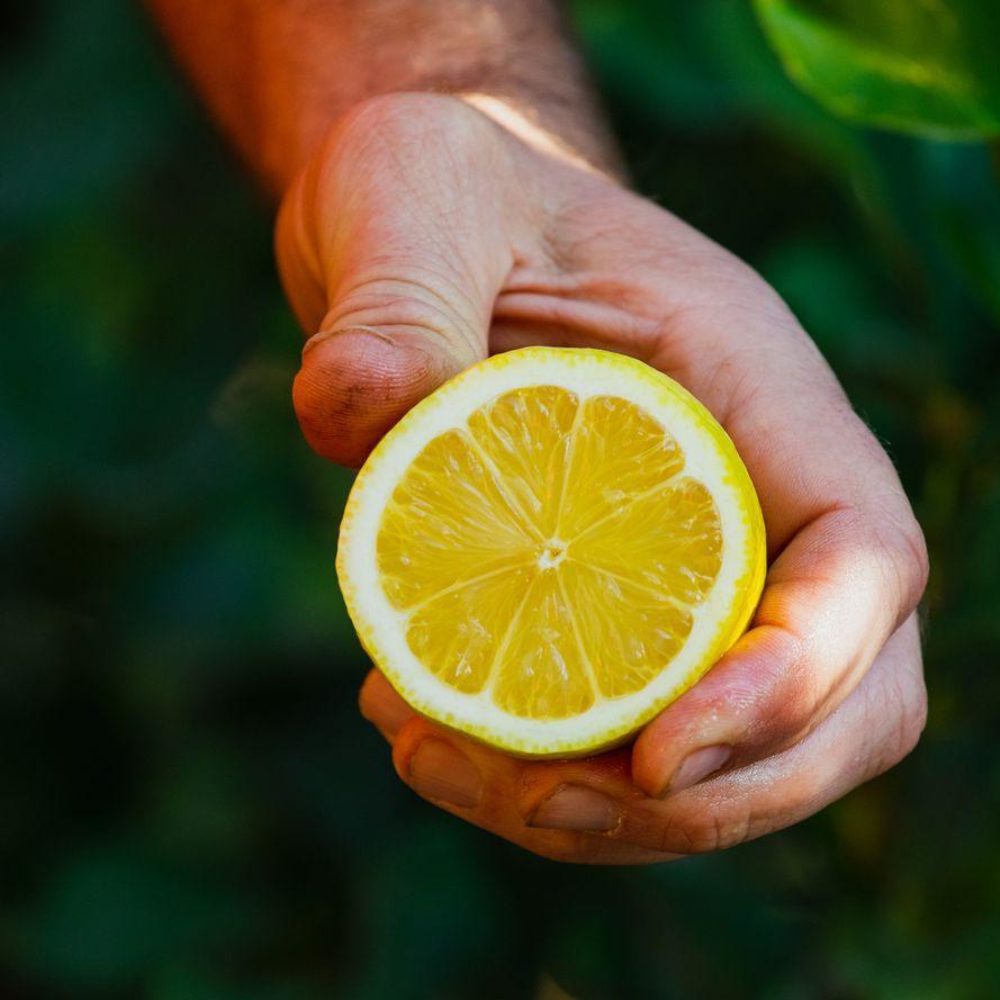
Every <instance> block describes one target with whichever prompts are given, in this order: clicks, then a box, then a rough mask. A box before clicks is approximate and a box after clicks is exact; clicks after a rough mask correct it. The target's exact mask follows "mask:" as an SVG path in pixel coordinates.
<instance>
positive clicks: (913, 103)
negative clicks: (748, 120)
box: [754, 0, 1000, 138]
mask: <svg viewBox="0 0 1000 1000" xmlns="http://www.w3.org/2000/svg"><path fill="white" fill-rule="evenodd" d="M754 3H755V5H756V8H757V12H758V14H759V15H760V19H761V21H762V23H763V25H764V28H765V30H766V31H767V34H768V36H769V37H770V39H771V42H772V43H773V44H774V47H775V49H777V51H778V53H779V55H780V56H781V58H782V60H783V62H784V64H785V68H786V69H787V70H788V72H789V73H790V74H791V76H792V77H793V78H794V79H795V80H797V81H798V83H799V84H800V85H801V86H802V88H803V89H804V90H806V91H807V92H809V93H811V94H813V95H814V96H815V97H816V98H817V99H819V100H820V101H822V102H823V103H824V104H825V105H826V106H827V107H829V108H830V109H831V110H833V111H834V112H836V113H837V114H841V115H844V116H845V117H847V118H851V119H855V120H857V121H860V122H863V123H865V124H869V125H880V126H883V127H888V128H897V129H902V130H904V131H909V132H919V133H927V134H931V135H937V136H938V137H941V138H943V137H951V138H973V137H977V136H979V137H983V136H991V135H996V134H997V133H998V132H1000V60H998V59H997V57H996V43H997V39H998V38H1000V5H998V4H997V3H995V2H994V0H986V2H985V3H984V2H983V0H922V2H915V0H876V2H872V0H754Z"/></svg>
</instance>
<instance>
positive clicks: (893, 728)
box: [362, 618, 926, 863]
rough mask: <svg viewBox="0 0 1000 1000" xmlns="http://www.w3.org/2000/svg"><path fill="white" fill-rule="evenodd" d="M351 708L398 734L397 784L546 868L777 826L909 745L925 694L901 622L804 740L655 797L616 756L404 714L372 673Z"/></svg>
mask: <svg viewBox="0 0 1000 1000" xmlns="http://www.w3.org/2000/svg"><path fill="white" fill-rule="evenodd" d="M362 706H363V711H364V712H365V714H366V716H368V717H369V718H373V719H374V721H376V724H378V725H379V726H380V728H383V729H384V730H385V731H386V732H387V733H391V732H392V730H393V729H396V727H397V726H398V729H396V733H395V737H394V739H395V745H394V749H393V760H394V763H395V766H396V769H397V771H398V772H399V774H400V776H401V777H402V778H403V780H404V781H406V782H407V783H408V784H409V785H410V786H411V787H412V788H413V789H414V790H415V791H416V792H417V793H418V794H420V795H422V796H423V797H424V798H427V799H428V800H430V801H432V802H434V803H435V804H437V805H439V806H441V807H442V808H444V809H446V810H448V811H449V812H452V813H454V814H455V815H457V816H460V817H461V818H463V819H465V820H467V821H469V822H472V823H474V824H476V825H477V826H481V827H483V828H484V829H488V830H491V831H492V832H494V833H497V834H499V835H500V836H502V837H505V838H506V839H508V840H511V841H513V842H514V843H517V844H520V845H521V846H523V847H525V848H527V849H529V850H532V851H534V852H535V853H538V854H542V855H544V856H546V857H550V858H554V859H558V860H569V861H579V862H589V863H646V862H649V861H654V860H669V859H671V858H673V857H677V856H679V855H683V854H689V853H699V852H703V851H710V850H718V849H722V848H725V847H729V846H732V845H734V844H736V843H740V842H742V841H744V840H747V839H751V838H752V837H756V836H761V835H763V834H764V833H768V832H771V831H773V830H777V829H781V828H783V827H785V826H788V825H790V824H792V823H795V822H798V821H799V820H801V819H803V818H805V817H806V816H809V815H811V814H812V813H814V812H816V811H817V810H819V809H821V808H823V807H824V806H825V805H827V804H828V803H830V802H832V801H834V800H835V799H836V798H838V797H840V796H841V795H843V794H845V793H846V792H847V791H848V790H850V789H851V788H853V787H855V786H856V785H858V784H860V783H862V782H864V781H866V780H868V779H869V778H871V777H873V776H875V775H876V774H880V773H881V772H882V771H884V770H886V769H888V768H889V767H891V766H893V765H894V764H895V763H897V762H898V761H899V760H900V759H902V758H903V757H904V756H905V755H906V754H907V753H908V752H909V751H910V750H911V749H912V748H913V746H914V745H915V744H916V742H917V739H918V738H919V735H920V732H921V730H922V728H923V723H924V718H925V712H926V695H925V691H924V686H923V675H922V668H921V658H920V646H919V638H918V635H917V627H916V620H915V618H911V619H910V620H909V621H908V622H907V623H906V624H905V625H904V626H903V627H902V628H900V629H899V630H898V631H897V633H896V634H895V635H894V636H893V637H892V638H891V639H890V641H889V642H888V643H887V644H886V647H885V648H884V649H883V651H882V652H881V653H880V654H879V656H878V658H877V660H876V662H875V664H874V666H873V667H872V670H871V671H870V672H869V673H868V675H867V676H866V677H865V679H864V681H863V682H862V683H861V684H860V685H859V686H858V687H857V688H856V690H855V691H854V693H853V695H852V696H851V697H850V698H848V699H847V700H846V701H845V702H844V703H843V704H842V705H841V706H840V708H839V709H838V710H837V711H836V712H835V713H834V714H833V715H831V716H830V717H829V718H828V719H827V720H826V721H825V722H824V723H823V724H822V725H821V726H819V727H818V728H817V729H816V730H815V731H814V732H812V733H811V734H810V735H809V736H808V737H807V738H806V739H804V740H803V741H801V742H800V743H798V744H797V745H796V746H795V747H793V748H791V749H789V750H787V751H785V752H783V753H781V754H778V755H776V756H774V757H771V758H768V759H767V760H764V761H761V762H758V763H756V764H754V765H751V766H747V767H743V768H733V769H727V770H726V771H724V772H723V773H722V774H720V775H718V776H716V777H715V778H711V779H708V780H705V781H703V782H701V783H699V784H697V785H694V786H693V787H690V788H688V789H686V790H683V791H678V792H675V793H673V794H669V795H668V796H667V797H666V798H664V799H654V798H650V797H648V796H645V795H643V794H642V793H641V792H640V791H639V790H637V789H636V787H635V786H634V784H633V783H632V780H631V774H630V761H629V754H628V751H627V749H622V750H616V751H611V752H610V753H607V754H602V755H600V756H598V757H595V758H590V759H581V760H575V761H526V760H518V759H515V758H512V757H509V756H507V755H505V754H502V753H498V752H496V751H494V750H492V749H490V748H488V747H485V746H482V745H480V744H478V743H475V742H473V741H471V740H468V739H466V738H465V737H462V736H460V735H458V734H455V733H451V732H449V731H446V730H444V729H442V728H440V727H438V726H435V725H433V724H432V723H430V722H428V721H427V720H425V719H422V718H420V717H419V716H417V715H415V714H414V713H412V712H411V711H409V710H408V709H407V708H406V707H405V703H402V700H401V699H399V698H398V696H397V695H395V693H394V692H392V689H391V688H390V687H389V685H388V682H386V681H385V679H384V678H382V677H381V675H379V674H377V673H375V672H373V673H372V675H370V677H369V679H368V681H366V683H365V686H364V689H363V693H362Z"/></svg>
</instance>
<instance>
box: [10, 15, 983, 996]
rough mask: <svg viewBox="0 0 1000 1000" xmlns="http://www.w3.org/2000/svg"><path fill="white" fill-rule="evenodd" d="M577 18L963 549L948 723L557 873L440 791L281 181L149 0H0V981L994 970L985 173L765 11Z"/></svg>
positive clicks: (973, 990) (848, 989)
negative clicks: (359, 579)
mask: <svg viewBox="0 0 1000 1000" xmlns="http://www.w3.org/2000/svg"><path fill="white" fill-rule="evenodd" d="M873 6H877V5H873ZM917 6H928V5H927V4H924V5H917V4H915V3H914V4H913V7H917ZM979 6H980V7H981V8H982V9H984V10H985V9H986V8H989V9H990V10H993V9H994V5H993V4H992V3H991V4H986V3H983V4H981V5H979ZM830 9H831V10H832V9H834V8H833V7H831V8H830ZM844 9H846V7H845V8H844ZM575 10H576V13H577V16H578V21H579V25H580V29H581V33H582V37H583V42H584V44H585V46H586V48H587V50H588V52H589V55H590V57H591V60H592V63H593V65H594V66H595V69H596V71H597V73H598V76H599V79H600V83H601V85H602V88H603V90H604V93H605V95H606V98H607V103H608V105H609V108H610V110H611V112H612V117H613V120H614V122H615V123H616V125H617V127H618V129H619V132H620V135H621V139H622V142H623V145H624V147H625V148H626V150H627V152H628V154H629V156H630V159H631V162H632V164H633V167H634V172H635V176H636V179H637V183H638V184H639V186H640V187H641V188H642V189H643V190H645V191H647V192H648V193H650V194H651V195H653V196H655V197H657V198H658V199H659V200H660V201H661V202H662V203H663V204H665V205H666V206H668V207H669V208H671V209H672V210H674V211H676V212H677V213H678V214H680V215H682V216H683V217H685V218H687V219H689V220H690V221H691V222H692V223H693V224H695V225H696V226H699V227H700V228H702V229H703V230H705V231H706V232H707V233H709V234H710V235H711V236H713V237H714V238H716V239H718V240H719V241H721V242H722V243H724V244H726V245H727V246H730V247H731V248H733V249H734V250H735V251H737V252H738V253H740V254H742V255H743V256H745V257H746V258H747V259H749V260H750V261H751V262H752V263H753V264H754V265H755V266H756V267H757V268H759V269H760V270H761V271H762V272H763V273H764V275H765V276H766V277H767V278H768V279H769V280H771V281H772V282H773V283H775V284H776V285H777V287H778V288H779V289H780V291H781V292H782V293H783V294H784V295H785V296H786V297H787V299H788V300H789V301H790V302H791V304H792V305H793V307H794V308H795V309H796V310H797V312H798V313H799V315H800V316H801V317H802V319H803V321H804V323H805V324H806V326H807V327H808V328H809V329H810V331H811V332H812V333H813V335H814V336H815V337H816V339H817V341H818V342H819V343H820V345H821V346H822V348H823V350H824V352H825V353H826V355H827V357H828V358H829V359H830V362H831V364H832V365H833V366H834V368H835V369H836V371H837V373H838V374H839V376H840V377H841V379H842V380H843V381H844V383H845V385H846V387H847V389H848V391H849V393H850V395H851V397H852V399H853V400H854V402H855V404H856V406H857V407H858V408H859V410H860V411H861V412H862V413H863V414H864V416H865V417H866V419H868V421H869V422H870V423H871V425H872V426H873V427H874V428H875V430H876V431H877V432H878V434H879V435H880V437H881V438H882V439H883V440H884V441H885V442H886V444H887V446H888V448H889V449H890V451H891V453H892V455H893V456H894V458H895V460H896V462H897V464H898V466H899V469H900V472H901V474H902V476H903V479H904V482H905V484H906V486H907V488H908V490H909V492H910V495H911V496H912V497H913V499H914V502H915V504H916V506H917V508H918V511H919V514H920V517H921V519H922V521H923V524H924V526H925V528H926V530H927V533H928V536H929V539H930V544H931V548H932V558H933V567H934V570H933V581H932V587H931V592H930V596H929V600H928V611H929V616H928V624H927V628H926V651H927V669H928V683H929V687H930V694H931V704H932V711H931V718H930V724H929V728H928V732H927V734H926V736H925V739H924V741H923V743H922V744H921V746H920V748H919V749H918V750H917V752H916V753H915V754H914V755H913V756H912V757H911V758H910V759H908V760H907V761H906V762H905V763H904V764H903V765H902V766H900V767H899V768H897V769H896V770H895V771H894V772H893V773H891V774H889V775H887V776H885V777H883V778H881V779H879V780H878V781H876V782H873V783H871V784H870V785H868V786H866V787H864V788H862V789H860V790H858V791H856V792H855V793H853V794H852V795H850V796H848V797H847V798H846V799H845V800H844V801H843V802H841V803H839V804H837V805H836V806H835V807H832V808H830V809H828V810H826V811H825V812H824V813H823V814H821V815H820V816H817V817H815V818H814V819H812V820H810V821H808V822H807V823H804V824H802V825H800V826H799V827H797V828H795V829H793V830H790V831H787V832H785V833H782V834H779V835H775V836H772V837H770V838H766V839H765V840H763V841H760V842H757V843H754V844H751V845H747V846H746V847H743V848H740V849H737V850H734V851H731V852H729V853H728V854H725V855H722V856H719V857H708V858H699V859H694V860H691V861H687V862H684V863H681V864H676V865H671V866H664V867H660V868H656V869H647V870H603V871H602V870H589V869H577V868H571V867H564V866H559V865H554V864H551V863H547V862H544V861H540V860H538V859H535V858H532V857H529V856H527V855H525V854H523V853H521V852H519V851H517V850H515V849H513V848H510V847H508V846H507V845H505V844H502V843H499V842H497V841H495V840H493V839H491V838H490V837H489V836H487V835H485V834H482V833H480V832H478V831H476V830H473V829H469V828H465V827H464V826H462V825H461V824H459V823H457V822H455V821H454V820H452V819H450V818H449V817H447V816H445V815H443V814H439V813H437V812H435V811H434V810H433V809H431V808H430V807H428V806H426V805H424V804H423V803H421V802H419V801H418V800H417V799H416V798H415V797H414V796H413V795H412V794H410V793H409V792H408V791H407V790H406V789H405V788H403V787H402V786H400V784H399V783H398V782H397V780H396V779H395V777H394V775H393V774H392V771H391V767H390V764H389V760H388V754H387V751H386V749H385V747H384V745H383V744H382V742H381V740H380V739H379V737H378V736H377V735H376V734H375V733H374V732H372V731H370V729H369V727H368V726H367V725H365V724H364V723H363V722H362V721H361V720H360V719H359V718H358V716H357V713H356V710H355V705H354V699H355V693H356V689H357V686H358V684H359V682H360V680H361V678H362V676H363V673H364V670H365V660H364V657H363V655H362V652H361V650H360V649H359V648H358V646H357V644H356V642H355V639H354V637H353V634H352V632H351V629H350V627H349V625H348V623H347V621H346V618H345V615H344V611H343V607H342V605H341V603H340V600H339V597H338V595H337V592H336V587H335V582H334V575H333V564H332V554H333V547H334V541H335V533H336V527H337V522H338V516H339V510H340V507H341V504H342V503H343V499H344V496H345V492H346V490H347V488H348V485H349V480H348V477H347V475H346V474H344V473H342V472H339V471H338V470H336V469H334V468H332V467H329V466H326V465H324V464H323V463H322V462H320V461H319V460H318V459H316V458H314V457H313V456H312V455H311V454H310V453H309V452H308V450H307V449H306V447H305V445H304V444H303V443H302V442H301V440H300V438H299V436H298V433H297V430H296V427H295V422H294V418H293V416H292V414H291V410H290V406H289V393H288V388H289V381H290V378H291V375H292V372H293V371H294V368H295V364H296V354H297V342H298V338H299V334H298V332H297V331H296V329H295V328H294V325H293V323H292V320H291V319H290V317H289V315H288V312H287V310H286V308H285V305H284V303H283V302H282V298H281V294H280V291H279V289H278V286H277V283H276V281H275V277H274V273H273V266H272V261H271V251H270V232H269V225H270V222H269V209H268V207H267V206H266V205H264V204H263V203H262V202H261V201H259V200H258V198H257V196H256V195H255V194H254V192H253V191H252V190H251V188H250V187H249V185H248V183H247V182H246V181H245V180H241V176H240V173H239V171H238V170H237V168H236V167H235V166H234V165H233V163H232V162H231V161H230V160H229V158H228V157H227V155H226V153H225V152H224V150H223V149H222V148H221V147H220V143H219V141H218V139H217V138H216V136H215V135H214V134H213V132H212V130H211V128H210V127H209V126H208V124H207V123H206V122H205V121H204V120H203V118H202V116H201V114H200V112H199V110H198V109H197V108H196V107H195V105H194V102H193V100H192V99H191V98H190V97H189V96H188V95H187V93H186V92H185V91H184V88H183V87H182V86H181V84H180V83H179V81H178V80H176V79H175V77H174V75H173V73H172V70H171V68H170V66H169V65H168V62H167V60H166V59H165V57H164V55H163V53H162V52H161V51H160V48H159V46H158V45H157V43H156V41H155V39H154V38H153V35H152V32H151V31H150V29H149V27H148V25H146V24H145V23H144V21H143V20H142V17H141V15H140V14H139V12H138V11H137V10H135V9H133V7H132V6H131V5H130V4H128V3H126V2H125V0H90V2H86V3H74V2H72V0H44V2H39V3H37V4H31V5H17V6H10V7H8V8H5V9H4V13H3V18H4V24H3V28H4V30H3V32H2V33H0V39H2V41H0V45H2V47H3V59H2V62H0V106H2V108H3V115H2V120H3V122H4V128H3V132H2V134H0V163H2V168H0V268H2V274H3V279H4V290H3V295H2V296H0V326H2V329H3V336H2V337H0V567H2V570H3V576H2V583H0V645H2V653H0V803H2V818H0V997H3V998H4V1000H7V998H12V1000H35V998H46V1000H47V998H73V1000H77V998H79V1000H89V998H95V1000H98V998H99V1000H117V998H128V997H136V996H141V997H148V998H151V1000H286V998H287V1000H297V998H310V1000H311V998H315V997H330V996H337V997H341V996H342V997H355V998H382V997H386V998H390V997H391V998H404V1000H405V998H408V997H413V998H418V997H421V998H422V997H433V998H442V1000H447V998H458V1000H466V998H476V1000H480V998H482V1000H489V998H504V1000H507V998H514V997H532V996H536V995H538V996H542V995H544V996H554V995H562V994H561V993H560V990H562V991H565V993H566V994H569V995H571V996H573V997H577V998H592V997H593V998H596V997H600V998H603V997H611V998H619V997H639V998H650V997H665V998H671V997H691V996H696V997H713V998H714V997H720V998H729V997H733V998H740V997H746V996H755V997H757V996H759V997H767V998H775V1000H798V998H812V997H823V998H868V997H873V998H886V1000H890V998H893V1000H894V998H907V1000H910V998H913V1000H918V998H935V1000H940V998H962V1000H964V998H980V997H988V996H993V995H995V993H996V982H997V980H998V976H1000V949H998V948H997V941H998V940H1000V754H998V753H997V749H996V731H997V729H996V726H997V721H996V720H997V718H998V717H1000V674H998V672H997V670H996V664H997V662H998V659H1000V615H998V613H997V609H998V606H1000V570H998V555H1000V346H998V342H997V325H998V322H1000V198H998V193H997V190H998V189H997V184H996V173H995V163H994V162H991V156H990V152H989V150H988V149H987V148H985V147H984V146H982V145H977V144H966V145H961V146H956V145H945V144H941V143H936V142H933V141H929V140H926V139H917V138H907V137H903V136H898V135H887V134H883V133H874V132H867V131H863V130H861V129H858V128H854V127H851V126H849V125H847V124H845V123H844V122H843V121H841V120H838V119H837V118H834V117H832V116H831V115H829V114H828V113H827V112H826V111H824V110H823V109H822V108H821V106H819V105H817V104H816V103H815V102H814V101H813V100H812V99H810V98H809V97H807V96H805V95H804V94H802V93H801V92H800V91H799V90H798V89H797V88H796V87H795V86H794V85H793V84H791V83H790V82H789V81H788V80H787V78H786V77H785V75H784V73H783V71H782V68H781V65H780V64H779V62H778V60H777V59H776V57H775V56H774V55H773V53H772V51H771V49H770V47H769V45H768V43H767V41H766V40H765V38H764V35H763V33H762V31H761V29H760V27H759V25H758V24H757V22H756V20H755V18H754V15H753V11H752V9H751V7H750V6H749V5H748V4H747V3H746V2H745V0H698V2H697V3H692V2H688V0H671V2H665V0H630V2H617V0H577V2H576V4H575ZM556 984H558V985H556Z"/></svg>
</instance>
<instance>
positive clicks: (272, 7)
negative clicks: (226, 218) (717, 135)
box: [147, 0, 615, 193]
mask: <svg viewBox="0 0 1000 1000" xmlns="http://www.w3.org/2000/svg"><path fill="white" fill-rule="evenodd" d="M147 4H148V6H149V7H150V9H151V10H152V12H153V14H154V17H155V18H156V20H157V22H158V23H159V25H160V27H161V29H162V30H163V32H164V34H165V35H166V37H167V40H168V42H169V44H170V46H171V48H172V49H173V50H174V52H175V54H176V55H177V57H178V59H179V61H180V62H181V63H182V64H183V66H184V67H185V69H186V70H187V72H188V73H189V75H190V76H191V78H192V79H193V81H194V83H195V85H196V86H197V88H198V90H199V91H200V93H201V94H202V97H203V98H204V100H205V102H206V104H207V105H208V107H209V110H210V112H211V113H212V115H213V116H214V117H215V119H216V120H217V121H218V122H219V124H220V125H221V127H222V128H223V129H224V131H225V132H226V133H227V134H228V135H229V136H230V138H231V139H232V140H233V142H234V143H235V145H236V147H237V148H238V150H239V151H240V153H241V154H242V156H243V157H244V158H245V159H246V160H247V161H248V163H249V164H250V165H251V167H252V168H253V169H254V170H255V171H256V172H257V173H258V174H259V175H260V176H261V177H262V179H263V180H264V182H265V184H266V185H267V186H268V187H269V188H270V189H271V190H272V191H274V192H275V193H280V192H281V191H283V190H284V188H285V187H286V186H287V184H288V182H289V181H290V180H291V178H292V177H293V176H294V175H295V173H296V172H297V171H298V169H299V167H300V166H301V165H302V163H303V162H304V161H305V159H306V158H307V156H308V155H309V153H310V151H311V150H312V149H313V148H314V146H315V144H316V143H317V141H318V140H319V139H320V138H321V137H322V136H323V134H324V133H325V132H326V131H327V129H328V128H329V126H330V124H331V123H332V122H333V121H334V120H335V119H336V118H337V117H338V116H339V115H340V114H341V113H342V112H344V111H346V110H347V109H348V108H350V107H351V106H352V105H354V104H356V103H357V102H358V101H361V100H364V99H365V98H368V97H373V96H376V95H378V94H384V93H389V92H393V91H403V90H429V91H437V92H441V93H469V92H475V93H484V94H488V95H492V96H494V97H498V98H501V99H502V100H504V101H505V102H506V103H508V104H510V105H512V106H514V107H515V108H517V109H518V111H519V112H520V113H521V114H523V115H525V116H526V117H527V118H529V119H530V120H531V121H533V122H534V123H535V124H536V125H537V126H539V127H540V128H541V129H543V130H544V131H546V132H548V133H550V134H551V135H553V136H555V137H557V138H558V139H559V140H560V141H561V142H563V143H565V144H566V145H567V146H569V147H570V148H571V149H572V150H574V151H575V152H576V153H578V154H579V155H580V156H582V157H583V158H585V159H587V160H589V161H590V162H591V163H593V164H595V165H597V166H600V167H605V168H609V167H612V168H613V167H614V165H615V154H614V152H613V147H612V144H611V142H610V140H609V138H608V136H607V133H606V131H605V129H604V126H603V124H602V122H601V119H600V115H599V114H598V112H597V111H596V109H595V106H594V101H593V99H592V97H591V95H590V92H589V89H588V87H587V84H586V80H585V74H584V72H583V69H582V65H581V62H580V60H579V57H578V56H577V55H576V53H575V52H574V51H573V49H572V47H571V45H570V44H569V43H568V41H567V39H566V38H565V35H564V33H563V31H562V27H561V24H560V18H559V15H558V12H557V11H556V9H555V7H554V5H553V3H552V2H550V0H492V2H491V0H212V2H211V3H206V2H205V0H147Z"/></svg>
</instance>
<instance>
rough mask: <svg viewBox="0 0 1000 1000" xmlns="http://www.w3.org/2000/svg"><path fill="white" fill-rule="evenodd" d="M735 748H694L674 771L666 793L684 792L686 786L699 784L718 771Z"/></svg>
mask: <svg viewBox="0 0 1000 1000" xmlns="http://www.w3.org/2000/svg"><path fill="white" fill-rule="evenodd" d="M732 753H733V748H732V747H728V746H722V745H720V746H715V747H702V748H701V749H700V750H694V751H693V752H691V753H689V754H688V755H687V756H686V757H685V758H684V760H682V761H681V764H680V767H678V768H677V770H676V771H675V772H674V776H673V778H671V779H670V783H669V784H668V785H667V787H666V788H665V789H664V792H663V794H664V795H670V794H672V793H674V792H682V791H684V789H685V788H690V787H691V786H692V785H697V784H698V782H699V781H704V780H705V778H707V777H708V776H709V775H710V774H713V773H714V772H716V771H718V770H719V768H720V767H722V765H723V764H725V763H726V761H727V760H729V758H730V757H731V756H732Z"/></svg>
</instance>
